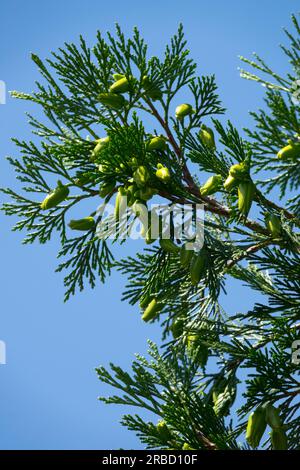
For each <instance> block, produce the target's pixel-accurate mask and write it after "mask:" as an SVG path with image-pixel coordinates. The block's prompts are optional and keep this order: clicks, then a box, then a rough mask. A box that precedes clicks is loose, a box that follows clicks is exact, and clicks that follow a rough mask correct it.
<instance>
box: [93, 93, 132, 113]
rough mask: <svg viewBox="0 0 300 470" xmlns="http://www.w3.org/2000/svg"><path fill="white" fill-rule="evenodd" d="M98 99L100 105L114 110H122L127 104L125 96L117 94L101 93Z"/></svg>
mask: <svg viewBox="0 0 300 470" xmlns="http://www.w3.org/2000/svg"><path fill="white" fill-rule="evenodd" d="M98 99H99V101H100V103H102V104H104V105H105V106H107V107H108V108H112V109H121V108H123V106H124V104H125V102H126V100H125V98H124V96H122V95H118V94H117V93H100V94H99V95H98Z"/></svg>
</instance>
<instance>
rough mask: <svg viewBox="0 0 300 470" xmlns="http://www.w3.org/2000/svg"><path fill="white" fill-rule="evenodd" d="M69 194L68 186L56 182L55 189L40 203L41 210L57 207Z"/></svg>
mask: <svg viewBox="0 0 300 470" xmlns="http://www.w3.org/2000/svg"><path fill="white" fill-rule="evenodd" d="M69 192H70V190H69V188H68V186H64V185H63V184H62V182H61V181H58V182H57V187H56V188H55V189H54V190H53V191H51V193H49V194H48V196H46V197H45V199H44V200H43V201H42V202H41V209H42V210H48V209H52V208H53V207H56V206H58V204H60V203H61V202H63V201H64V200H65V199H66V198H67V197H68V195H69Z"/></svg>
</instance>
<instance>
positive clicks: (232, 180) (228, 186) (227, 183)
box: [224, 175, 238, 192]
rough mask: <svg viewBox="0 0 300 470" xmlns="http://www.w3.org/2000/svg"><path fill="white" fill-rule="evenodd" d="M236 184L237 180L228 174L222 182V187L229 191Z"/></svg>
mask: <svg viewBox="0 0 300 470" xmlns="http://www.w3.org/2000/svg"><path fill="white" fill-rule="evenodd" d="M237 185H238V180H236V179H235V178H234V177H233V176H231V175H228V176H227V178H226V180H225V183H224V189H226V191H228V192H229V191H231V190H232V189H233V188H235V187H236V186H237Z"/></svg>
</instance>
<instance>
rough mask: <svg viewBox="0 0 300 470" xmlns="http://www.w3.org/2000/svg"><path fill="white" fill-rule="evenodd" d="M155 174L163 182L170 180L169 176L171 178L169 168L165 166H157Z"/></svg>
mask: <svg viewBox="0 0 300 470" xmlns="http://www.w3.org/2000/svg"><path fill="white" fill-rule="evenodd" d="M155 175H156V177H157V178H158V179H160V180H161V181H162V182H163V183H167V182H168V181H170V178H171V175H170V171H169V168H167V167H166V166H163V167H162V168H158V170H156V173H155Z"/></svg>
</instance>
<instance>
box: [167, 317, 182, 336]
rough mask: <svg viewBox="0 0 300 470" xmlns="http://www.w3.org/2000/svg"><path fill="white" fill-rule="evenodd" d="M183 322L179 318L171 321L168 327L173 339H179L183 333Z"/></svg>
mask: <svg viewBox="0 0 300 470" xmlns="http://www.w3.org/2000/svg"><path fill="white" fill-rule="evenodd" d="M183 327H184V321H183V319H181V318H177V319H175V320H174V321H173V323H172V325H171V326H170V330H171V333H172V335H173V338H174V339H177V338H179V337H180V336H181V335H182V333H183Z"/></svg>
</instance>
